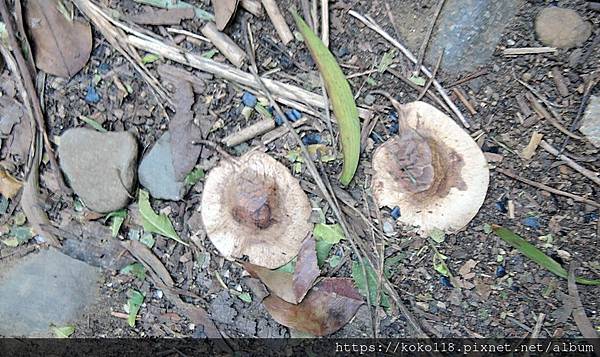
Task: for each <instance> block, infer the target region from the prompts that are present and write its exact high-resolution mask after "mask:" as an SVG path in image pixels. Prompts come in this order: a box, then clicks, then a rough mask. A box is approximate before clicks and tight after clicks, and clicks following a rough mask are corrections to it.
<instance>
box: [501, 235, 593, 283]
mask: <svg viewBox="0 0 600 357" xmlns="http://www.w3.org/2000/svg"><path fill="white" fill-rule="evenodd" d="M492 230H493V231H494V233H496V235H497V236H498V237H500V238H502V240H504V241H505V242H506V243H508V244H510V245H512V246H513V247H514V248H516V249H518V250H519V251H520V252H521V253H523V254H524V255H525V256H526V257H527V258H529V259H531V260H533V261H534V262H536V263H538V264H539V265H541V266H542V267H544V268H546V269H548V270H549V271H550V272H552V273H554V274H556V275H558V276H560V277H561V278H565V279H567V278H568V275H569V274H568V272H567V270H566V269H565V268H563V267H562V265H560V264H559V263H558V262H557V261H556V260H554V259H552V258H550V257H549V256H547V255H546V254H544V252H542V251H541V250H539V249H537V248H536V247H535V246H534V245H532V244H531V243H529V242H527V241H526V240H525V239H523V238H521V237H519V236H518V235H516V234H515V233H513V232H511V231H510V230H508V229H506V228H504V227H500V226H497V225H492ZM575 281H576V282H577V283H579V284H584V285H600V280H590V279H585V278H575Z"/></svg>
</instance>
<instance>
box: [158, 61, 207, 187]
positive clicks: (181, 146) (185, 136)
mask: <svg viewBox="0 0 600 357" xmlns="http://www.w3.org/2000/svg"><path fill="white" fill-rule="evenodd" d="M171 67H172V66H169V65H161V66H159V67H158V72H159V73H160V75H161V76H162V77H163V78H164V79H166V80H168V81H170V82H171V83H172V84H173V86H174V89H175V92H174V93H173V105H174V107H175V115H174V116H173V117H172V118H171V121H170V122H169V132H170V133H171V156H172V158H173V168H174V169H175V178H176V179H177V181H183V180H184V179H185V177H186V176H187V174H189V173H190V171H192V169H193V168H194V166H196V162H198V157H199V156H200V152H201V150H202V146H201V145H196V144H194V142H195V141H197V140H199V139H201V138H202V133H201V132H200V128H199V127H198V126H197V125H196V124H194V113H193V112H192V105H193V104H194V92H193V90H192V85H191V83H190V82H188V81H185V80H183V79H181V78H179V77H175V76H172V75H170V73H171V72H172V71H171Z"/></svg>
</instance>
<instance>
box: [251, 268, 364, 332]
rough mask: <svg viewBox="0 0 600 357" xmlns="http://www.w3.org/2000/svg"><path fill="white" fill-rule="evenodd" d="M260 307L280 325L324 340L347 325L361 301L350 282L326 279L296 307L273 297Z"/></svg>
mask: <svg viewBox="0 0 600 357" xmlns="http://www.w3.org/2000/svg"><path fill="white" fill-rule="evenodd" d="M263 304H264V306H265V308H266V309H267V311H269V313H270V314H271V316H272V317H273V319H274V320H275V321H277V322H279V323H280V324H282V325H284V326H287V327H289V328H293V329H295V330H298V331H302V332H307V333H310V334H312V335H315V336H325V335H329V334H332V333H334V332H336V331H337V330H339V329H340V328H342V327H343V326H344V325H346V324H347V323H348V321H350V319H351V318H352V317H353V316H354V314H355V313H356V311H357V310H358V308H359V307H360V305H362V304H363V299H362V297H361V296H360V294H359V293H358V291H356V289H355V288H354V286H353V285H352V280H351V279H349V278H325V279H323V280H321V281H320V282H319V283H318V284H317V285H316V286H315V287H314V288H312V289H311V290H310V292H309V293H308V294H307V295H306V297H305V298H304V300H302V302H301V303H300V304H298V305H294V304H290V303H287V302H285V301H283V300H282V299H280V298H278V297H277V296H274V295H271V296H269V297H267V298H266V299H265V300H264V301H263Z"/></svg>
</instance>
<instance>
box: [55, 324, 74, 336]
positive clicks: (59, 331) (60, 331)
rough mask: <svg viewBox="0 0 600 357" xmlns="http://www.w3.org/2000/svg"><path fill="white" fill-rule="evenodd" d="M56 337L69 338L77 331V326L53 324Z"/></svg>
mask: <svg viewBox="0 0 600 357" xmlns="http://www.w3.org/2000/svg"><path fill="white" fill-rule="evenodd" d="M51 328H52V333H54V336H56V338H69V336H71V335H72V334H73V333H74V332H75V326H70V325H69V326H61V327H59V326H51Z"/></svg>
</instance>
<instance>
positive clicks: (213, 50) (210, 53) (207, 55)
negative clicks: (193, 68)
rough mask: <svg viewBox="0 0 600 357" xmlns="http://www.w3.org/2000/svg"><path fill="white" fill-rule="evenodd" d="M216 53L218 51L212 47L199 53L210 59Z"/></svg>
mask: <svg viewBox="0 0 600 357" xmlns="http://www.w3.org/2000/svg"><path fill="white" fill-rule="evenodd" d="M217 53H219V51H217V50H215V49H212V50H208V51H206V52H204V53H203V54H201V55H200V56H202V57H204V58H208V59H211V58H213V57H214V56H215V55H216V54H217Z"/></svg>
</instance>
